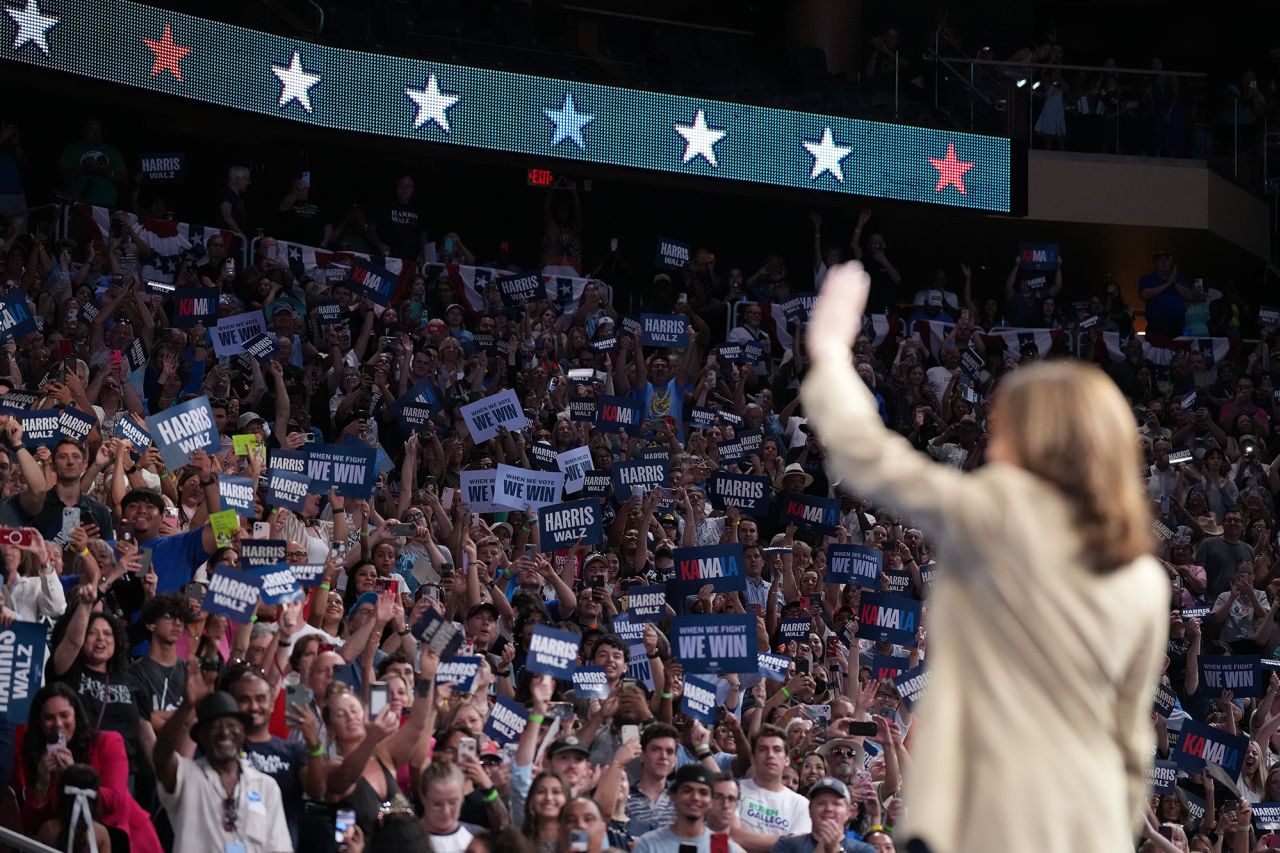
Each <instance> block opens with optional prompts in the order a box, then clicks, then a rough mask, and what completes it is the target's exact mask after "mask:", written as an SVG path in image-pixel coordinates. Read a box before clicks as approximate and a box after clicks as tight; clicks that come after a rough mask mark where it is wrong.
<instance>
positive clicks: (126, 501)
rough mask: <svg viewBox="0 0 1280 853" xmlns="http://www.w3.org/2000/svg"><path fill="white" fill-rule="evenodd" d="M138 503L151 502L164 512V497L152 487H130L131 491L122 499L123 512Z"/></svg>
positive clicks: (121, 508) (121, 509) (121, 507)
mask: <svg viewBox="0 0 1280 853" xmlns="http://www.w3.org/2000/svg"><path fill="white" fill-rule="evenodd" d="M136 503H149V504H151V505H152V506H153V507H155V508H156V509H158V510H160V511H161V512H164V498H162V497H160V496H159V495H157V494H156V493H155V492H153V491H151V490H150V489H130V490H129V492H128V493H127V494H125V496H124V497H123V498H121V499H120V511H121V512H123V511H124V510H126V509H128V508H129V507H130V506H132V505H133V504H136Z"/></svg>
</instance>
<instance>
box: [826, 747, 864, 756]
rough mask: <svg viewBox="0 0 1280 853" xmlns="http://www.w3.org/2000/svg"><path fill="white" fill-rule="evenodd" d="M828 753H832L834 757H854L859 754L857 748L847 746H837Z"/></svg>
mask: <svg viewBox="0 0 1280 853" xmlns="http://www.w3.org/2000/svg"><path fill="white" fill-rule="evenodd" d="M827 754H828V755H830V756H831V757H832V758H853V757H854V756H855V755H857V754H858V751H857V750H856V749H847V748H845V747H837V748H835V749H832V750H830V751H829V752H828V753H827Z"/></svg>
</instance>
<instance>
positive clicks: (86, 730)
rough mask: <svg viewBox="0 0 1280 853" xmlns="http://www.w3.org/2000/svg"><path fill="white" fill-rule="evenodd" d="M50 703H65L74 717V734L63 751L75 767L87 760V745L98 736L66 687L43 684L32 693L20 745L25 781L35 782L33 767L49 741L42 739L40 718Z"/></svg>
mask: <svg viewBox="0 0 1280 853" xmlns="http://www.w3.org/2000/svg"><path fill="white" fill-rule="evenodd" d="M50 699H65V700H66V701H67V703H68V704H69V705H71V710H72V712H74V713H75V715H76V730H75V733H74V734H73V735H71V738H70V740H68V741H67V749H69V750H71V756H72V757H73V758H75V760H76V761H77V762H79V763H84V762H86V761H88V760H89V744H91V743H93V740H94V738H96V737H97V736H98V733H97V732H96V731H94V730H93V728H92V727H91V726H90V725H89V714H88V712H87V711H85V709H84V702H83V701H81V699H80V696H79V694H77V693H76V692H75V691H74V690H72V689H71V687H70V685H68V684H66V683H65V682H62V681H55V682H53V683H52V684H46V685H45V686H44V687H41V688H40V689H39V690H37V691H36V695H35V696H33V697H32V699H31V710H30V712H28V714H27V736H26V739H25V740H23V742H22V761H23V764H24V765H26V769H27V778H28V779H35V778H36V765H37V764H39V763H40V759H42V758H44V754H45V753H46V752H47V751H48V749H47V747H48V746H49V744H50V742H51V741H50V740H49V739H48V738H47V737H45V734H44V727H43V726H41V725H40V717H41V715H43V714H44V706H45V705H46V704H48V702H49V700H50Z"/></svg>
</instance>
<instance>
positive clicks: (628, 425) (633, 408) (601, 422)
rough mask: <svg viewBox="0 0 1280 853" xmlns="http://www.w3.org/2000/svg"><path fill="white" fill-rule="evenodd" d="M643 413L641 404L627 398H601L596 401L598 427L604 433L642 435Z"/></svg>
mask: <svg viewBox="0 0 1280 853" xmlns="http://www.w3.org/2000/svg"><path fill="white" fill-rule="evenodd" d="M642 420H643V411H642V408H641V405H640V403H638V402H636V401H635V400H628V399H627V398H626V397H601V398H600V399H599V400H598V401H596V426H597V427H599V428H600V430H601V431H602V432H625V433H627V434H628V435H639V434H640V423H641V421H642Z"/></svg>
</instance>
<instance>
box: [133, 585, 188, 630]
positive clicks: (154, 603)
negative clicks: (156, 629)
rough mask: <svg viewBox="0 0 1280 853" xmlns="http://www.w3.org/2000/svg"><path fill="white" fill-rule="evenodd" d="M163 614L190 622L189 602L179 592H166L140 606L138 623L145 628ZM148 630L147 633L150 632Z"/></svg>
mask: <svg viewBox="0 0 1280 853" xmlns="http://www.w3.org/2000/svg"><path fill="white" fill-rule="evenodd" d="M165 614H173V615H175V616H177V617H178V618H179V619H181V620H182V621H183V622H190V621H191V602H190V601H189V600H188V599H187V597H186V596H185V595H183V594H182V593H180V592H166V593H162V594H160V595H157V596H156V597H155V598H153V599H151V600H150V601H148V602H147V603H146V604H144V605H142V610H141V611H139V613H138V622H139V623H140V624H141V625H142V626H143V627H144V628H146V627H147V625H148V623H151V622H155V621H156V620H157V619H159V618H160V617H161V616H163V615H165ZM150 630H151V629H150V628H147V631H148V632H150Z"/></svg>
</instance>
